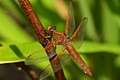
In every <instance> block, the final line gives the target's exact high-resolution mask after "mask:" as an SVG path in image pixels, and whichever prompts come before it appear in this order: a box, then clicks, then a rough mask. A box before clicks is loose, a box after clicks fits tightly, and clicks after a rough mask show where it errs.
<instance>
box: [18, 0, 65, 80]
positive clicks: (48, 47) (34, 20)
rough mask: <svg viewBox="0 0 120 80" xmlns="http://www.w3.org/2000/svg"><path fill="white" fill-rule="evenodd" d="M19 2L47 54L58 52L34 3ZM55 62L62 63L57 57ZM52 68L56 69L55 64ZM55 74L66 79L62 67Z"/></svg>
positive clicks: (23, 0)
mask: <svg viewBox="0 0 120 80" xmlns="http://www.w3.org/2000/svg"><path fill="white" fill-rule="evenodd" d="M18 2H19V3H20V5H21V7H22V8H23V10H24V12H25V13H26V15H27V17H28V18H29V20H30V22H31V24H32V25H33V28H34V30H35V32H36V34H37V37H38V41H39V42H40V43H41V44H42V46H43V47H44V48H45V51H46V53H47V55H48V56H49V55H50V54H51V53H56V51H55V47H54V45H53V43H52V41H51V39H50V38H49V36H48V34H47V32H46V30H45V29H44V27H43V26H42V24H41V22H40V21H39V19H38V17H37V15H36V14H35V11H34V10H33V8H32V5H31V4H30V2H29V0H18ZM54 57H55V56H54ZM52 60H53V58H51V59H50V61H52ZM54 64H60V62H59V60H57V59H56V60H55V62H54ZM51 65H52V64H51ZM52 68H53V70H54V67H53V65H52ZM54 74H55V77H56V80H66V78H65V76H64V73H63V70H62V68H61V69H60V70H59V71H57V72H55V73H54Z"/></svg>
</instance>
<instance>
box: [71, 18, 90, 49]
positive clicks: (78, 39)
mask: <svg viewBox="0 0 120 80" xmlns="http://www.w3.org/2000/svg"><path fill="white" fill-rule="evenodd" d="M87 22H88V18H87V17H85V18H83V20H82V21H81V23H80V24H79V26H78V28H77V29H76V31H75V32H74V34H73V35H72V36H71V37H70V41H71V44H73V45H74V47H77V48H80V47H81V44H82V42H83V38H84V31H85V27H86V26H87ZM76 44H77V45H76Z"/></svg>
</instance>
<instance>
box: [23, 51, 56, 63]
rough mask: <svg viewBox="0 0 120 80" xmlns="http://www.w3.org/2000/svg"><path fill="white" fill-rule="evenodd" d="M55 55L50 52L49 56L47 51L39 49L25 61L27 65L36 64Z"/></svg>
mask: <svg viewBox="0 0 120 80" xmlns="http://www.w3.org/2000/svg"><path fill="white" fill-rule="evenodd" d="M53 55H54V54H50V55H49V57H48V56H47V54H46V52H45V51H42V50H38V51H36V52H34V53H32V54H31V55H29V56H28V57H27V58H26V60H25V61H24V62H25V64H26V65H35V64H38V63H41V62H44V61H46V60H49V58H51V57H53Z"/></svg>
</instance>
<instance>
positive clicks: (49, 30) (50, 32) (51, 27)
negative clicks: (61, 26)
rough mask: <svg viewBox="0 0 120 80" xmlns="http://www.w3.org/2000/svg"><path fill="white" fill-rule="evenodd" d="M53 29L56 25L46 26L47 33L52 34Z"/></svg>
mask: <svg viewBox="0 0 120 80" xmlns="http://www.w3.org/2000/svg"><path fill="white" fill-rule="evenodd" d="M55 30H56V27H55V26H49V27H48V33H49V34H52V33H53V32H54V31H55Z"/></svg>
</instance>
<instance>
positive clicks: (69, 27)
mask: <svg viewBox="0 0 120 80" xmlns="http://www.w3.org/2000/svg"><path fill="white" fill-rule="evenodd" d="M74 30H75V18H74V13H73V6H72V2H71V1H69V5H68V17H67V20H66V27H65V35H66V36H67V37H70V36H71V35H72V34H73V32H74Z"/></svg>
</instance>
